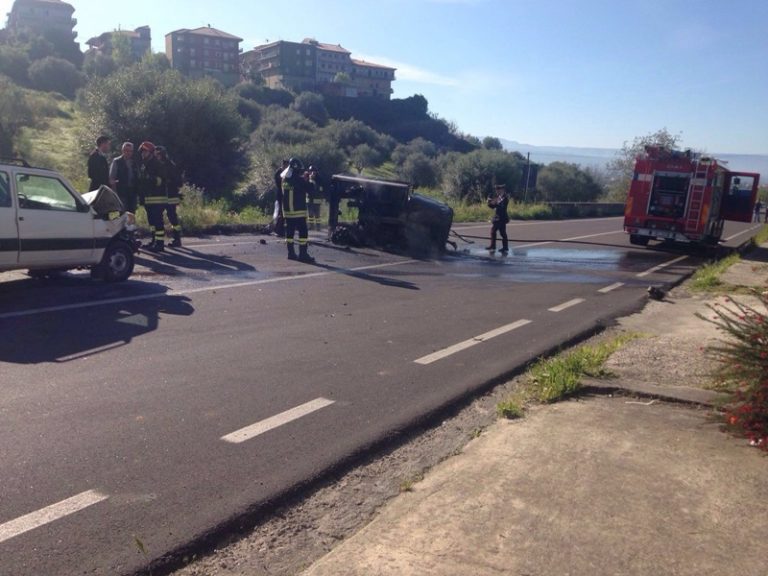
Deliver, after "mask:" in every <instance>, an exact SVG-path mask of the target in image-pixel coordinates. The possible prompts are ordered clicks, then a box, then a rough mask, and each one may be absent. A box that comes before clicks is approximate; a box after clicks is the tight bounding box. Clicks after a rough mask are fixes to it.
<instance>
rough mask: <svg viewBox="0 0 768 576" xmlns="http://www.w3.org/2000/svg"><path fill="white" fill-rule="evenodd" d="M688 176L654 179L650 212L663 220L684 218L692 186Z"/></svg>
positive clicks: (668, 176) (667, 176) (659, 176)
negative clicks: (689, 190)
mask: <svg viewBox="0 0 768 576" xmlns="http://www.w3.org/2000/svg"><path fill="white" fill-rule="evenodd" d="M690 182H691V180H690V177H689V176H688V175H680V176H678V175H660V174H657V175H656V177H655V178H654V179H653V191H652V193H651V205H650V208H649V210H648V212H649V213H650V214H651V215H653V216H659V217H661V218H682V217H683V215H684V214H685V203H686V200H687V199H688V188H689V185H690Z"/></svg>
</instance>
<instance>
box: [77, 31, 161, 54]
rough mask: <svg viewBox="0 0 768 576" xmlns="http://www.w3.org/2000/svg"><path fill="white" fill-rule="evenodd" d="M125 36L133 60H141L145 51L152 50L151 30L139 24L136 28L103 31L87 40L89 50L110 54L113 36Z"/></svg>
mask: <svg viewBox="0 0 768 576" xmlns="http://www.w3.org/2000/svg"><path fill="white" fill-rule="evenodd" d="M117 36H120V37H124V38H127V39H128V41H129V42H130V46H131V56H132V57H133V59H134V60H135V61H139V60H141V59H142V58H143V57H144V55H145V54H146V53H147V52H150V51H151V50H152V31H151V30H150V28H149V26H141V27H139V28H136V30H115V31H113V32H104V33H103V34H100V35H98V36H95V37H93V38H91V39H90V40H88V42H86V44H87V45H88V47H89V49H90V51H92V52H98V53H101V54H104V55H105V56H111V55H112V48H113V44H112V43H113V41H114V39H115V37H117Z"/></svg>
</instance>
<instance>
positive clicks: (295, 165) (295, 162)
mask: <svg viewBox="0 0 768 576" xmlns="http://www.w3.org/2000/svg"><path fill="white" fill-rule="evenodd" d="M288 166H290V168H291V170H298V171H299V172H301V171H302V170H304V164H302V162H301V160H299V159H298V158H291V159H290V160H288Z"/></svg>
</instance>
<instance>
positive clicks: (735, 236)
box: [725, 224, 765, 242]
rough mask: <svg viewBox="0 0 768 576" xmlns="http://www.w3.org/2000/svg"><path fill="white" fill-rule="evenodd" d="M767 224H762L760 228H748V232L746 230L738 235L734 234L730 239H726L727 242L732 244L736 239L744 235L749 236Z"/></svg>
mask: <svg viewBox="0 0 768 576" xmlns="http://www.w3.org/2000/svg"><path fill="white" fill-rule="evenodd" d="M764 225H765V224H760V225H759V226H752V228H748V229H747V230H744V231H742V232H739V233H738V234H734V235H733V236H728V238H726V239H725V241H726V242H730V241H731V240H733V239H734V238H738V237H739V236H743V235H744V234H749V233H750V232H752V231H753V230H757V229H759V228H762V227H763V226H764Z"/></svg>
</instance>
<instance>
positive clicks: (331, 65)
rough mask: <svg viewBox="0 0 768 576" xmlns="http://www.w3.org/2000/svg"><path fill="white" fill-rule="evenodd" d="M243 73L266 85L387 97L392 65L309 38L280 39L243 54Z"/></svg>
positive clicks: (338, 45) (390, 85)
mask: <svg viewBox="0 0 768 576" xmlns="http://www.w3.org/2000/svg"><path fill="white" fill-rule="evenodd" d="M241 62H242V64H241V65H242V68H243V72H244V75H245V76H252V75H253V74H259V75H260V76H261V77H262V78H263V79H264V82H265V83H266V85H267V86H268V87H270V88H287V89H289V90H298V91H301V90H311V91H317V92H324V93H328V94H334V95H338V96H347V97H350V98H357V97H377V98H387V99H389V98H390V97H391V95H392V92H393V90H392V82H394V81H395V71H396V69H395V68H390V67H388V66H382V65H379V64H373V63H371V62H364V61H362V60H354V59H353V58H352V54H351V52H350V51H349V50H347V49H345V48H343V47H342V46H341V45H340V44H325V43H322V42H318V41H317V40H315V39H313V38H306V39H305V40H303V41H302V42H288V41H285V40H281V41H279V42H272V43H270V44H264V45H262V46H257V47H256V48H254V49H253V50H251V51H249V52H246V53H245V54H243V56H242V59H241Z"/></svg>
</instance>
